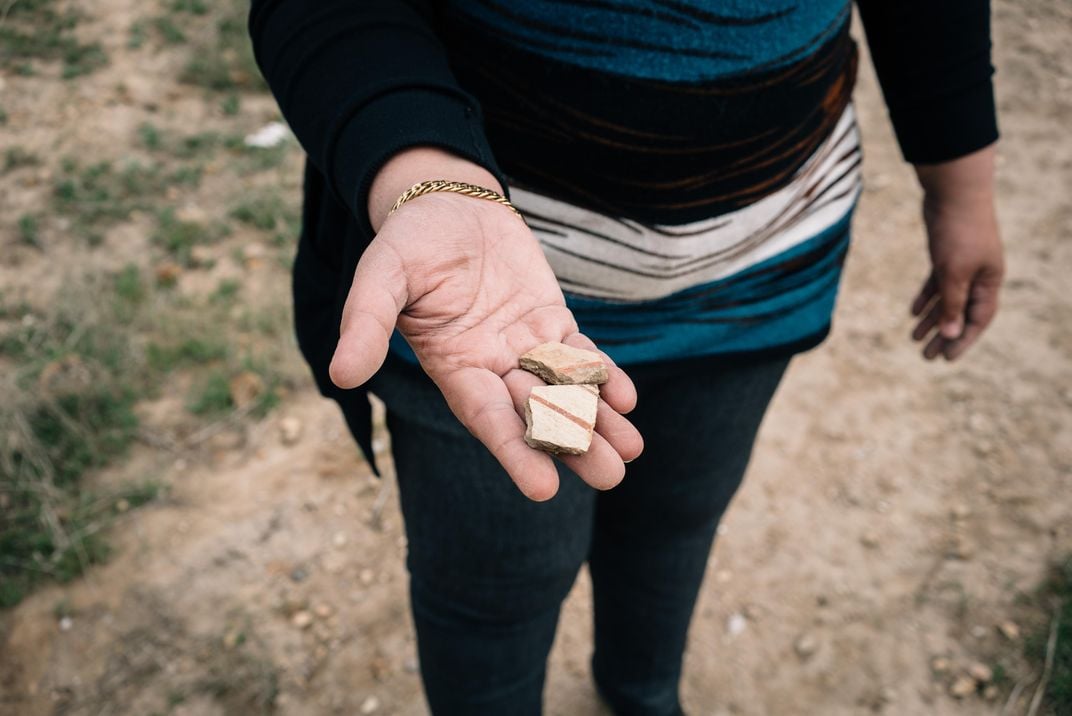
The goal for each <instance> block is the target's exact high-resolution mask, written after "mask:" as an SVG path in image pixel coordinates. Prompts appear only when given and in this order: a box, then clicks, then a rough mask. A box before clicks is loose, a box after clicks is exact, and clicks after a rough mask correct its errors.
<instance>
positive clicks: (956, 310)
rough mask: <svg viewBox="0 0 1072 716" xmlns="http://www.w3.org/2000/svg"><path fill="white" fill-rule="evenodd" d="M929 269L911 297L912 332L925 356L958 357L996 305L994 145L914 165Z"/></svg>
mask: <svg viewBox="0 0 1072 716" xmlns="http://www.w3.org/2000/svg"><path fill="white" fill-rule="evenodd" d="M916 172H917V174H918V176H919V179H920V184H921V185H922V186H923V190H924V199H923V218H924V222H925V224H926V227H927V239H928V242H927V244H928V248H929V252H930V259H931V267H932V268H931V274H930V276H929V277H928V278H927V280H926V281H924V283H923V287H922V289H921V290H920V292H919V294H918V295H917V296H916V298H915V300H914V301H913V302H912V315H913V316H916V317H918V318H919V319H920V320H919V322H918V323H917V324H916V327H915V329H914V330H913V331H912V338H913V339H914V340H916V341H923V342H924V347H923V356H924V357H925V358H926V359H927V360H933V359H934V358H937V357H938V356H940V355H941V356H944V357H945V359H946V360H950V361H952V360H956V359H957V358H959V357H960V356H961V355H962V354H963V353H964V351H966V350H967V349H968V348H970V347H971V346H972V344H973V343H975V342H976V340H978V338H979V336H980V335H981V334H982V332H983V330H984V329H986V327H987V326H988V325H989V324H990V322H991V321H992V320H993V318H994V315H995V314H996V313H997V310H998V293H999V291H1000V289H1001V281H1002V277H1003V276H1004V273H1005V261H1004V254H1003V250H1002V245H1001V238H1000V236H999V232H998V223H997V217H996V215H995V212H994V191H993V183H994V182H993V176H994V146H993V145H991V146H990V147H987V148H985V149H982V150H979V151H977V152H975V153H973V154H969V155H967V156H965V157H961V158H960V159H955V160H953V161H949V162H943V163H941V164H932V165H918V166H917V167H916Z"/></svg>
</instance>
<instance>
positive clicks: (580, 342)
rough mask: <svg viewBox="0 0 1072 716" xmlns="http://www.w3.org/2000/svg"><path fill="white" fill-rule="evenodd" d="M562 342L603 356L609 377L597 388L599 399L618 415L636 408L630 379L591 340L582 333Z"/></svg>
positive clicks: (634, 389)
mask: <svg viewBox="0 0 1072 716" xmlns="http://www.w3.org/2000/svg"><path fill="white" fill-rule="evenodd" d="M562 342H563V343H565V344H566V345H569V346H573V347H574V348H584V349H585V350H590V351H595V352H597V353H599V354H600V355H601V356H603V362H604V363H606V364H607V373H608V375H609V377H608V379H607V382H606V383H604V384H603V385H601V386H599V397H601V398H603V400H605V401H607V404H608V405H610V407H612V408H614V409H615V410H616V411H618V412H619V413H628V412H630V411H631V410H632V409H633V408H635V407H636V403H637V392H636V386H634V385H633V381H632V379H631V378H630V377H629V376H628V375H626V373H625V371H624V370H622V369H621V368H619V367H618V366H617V365H615V364H614V361H613V360H611V359H610V356H608V355H607V354H606V353H604V352H603V351H601V350H599V348H598V347H596V344H595V343H593V342H592V339H590V338H589V337H588V336H586V335H584V334H583V333H574V334H573V335H571V336H567V337H566V338H564V339H563V340H562Z"/></svg>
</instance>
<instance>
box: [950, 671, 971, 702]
mask: <svg viewBox="0 0 1072 716" xmlns="http://www.w3.org/2000/svg"><path fill="white" fill-rule="evenodd" d="M975 686H976V685H975V679H973V678H972V677H970V676H958V677H957V679H956V681H954V682H953V683H952V685H950V687H949V693H950V694H951V695H952V696H953V697H954V698H958V699H962V698H964V697H965V696H970V695H971V694H974V693H975Z"/></svg>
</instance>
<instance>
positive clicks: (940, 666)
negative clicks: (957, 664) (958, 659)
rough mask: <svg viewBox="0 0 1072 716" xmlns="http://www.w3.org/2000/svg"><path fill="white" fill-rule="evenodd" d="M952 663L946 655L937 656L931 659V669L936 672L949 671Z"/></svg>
mask: <svg viewBox="0 0 1072 716" xmlns="http://www.w3.org/2000/svg"><path fill="white" fill-rule="evenodd" d="M950 666H952V664H950V663H949V659H947V658H945V657H944V656H936V657H934V658H933V659H931V670H932V671H934V673H936V674H944V673H946V672H947V671H949V667H950Z"/></svg>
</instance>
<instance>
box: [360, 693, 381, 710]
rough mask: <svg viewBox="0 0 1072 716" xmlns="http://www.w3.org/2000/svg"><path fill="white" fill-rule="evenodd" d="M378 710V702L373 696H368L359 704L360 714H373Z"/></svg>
mask: <svg viewBox="0 0 1072 716" xmlns="http://www.w3.org/2000/svg"><path fill="white" fill-rule="evenodd" d="M379 708H380V700H379V699H378V698H376V697H375V696H369V697H368V698H367V699H365V700H364V701H362V702H361V713H363V714H371V713H375V712H376V711H377V710H378V709H379Z"/></svg>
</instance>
